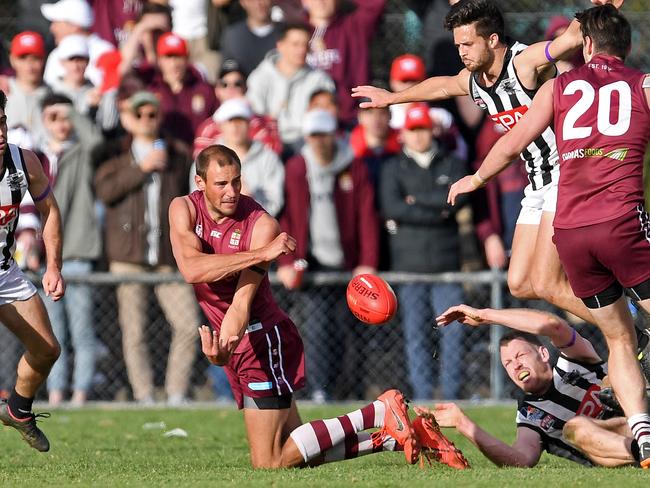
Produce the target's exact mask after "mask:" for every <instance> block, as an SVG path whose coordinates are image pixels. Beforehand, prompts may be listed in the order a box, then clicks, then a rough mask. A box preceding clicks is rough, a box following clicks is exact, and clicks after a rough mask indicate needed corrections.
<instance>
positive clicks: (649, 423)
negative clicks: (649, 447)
mask: <svg viewBox="0 0 650 488" xmlns="http://www.w3.org/2000/svg"><path fill="white" fill-rule="evenodd" d="M627 424H628V425H629V426H630V430H631V431H632V435H633V436H634V439H635V440H636V441H637V443H638V444H639V446H640V445H641V444H644V443H646V442H648V443H650V415H648V414H647V413H637V414H636V415H632V416H631V417H629V418H628V419H627Z"/></svg>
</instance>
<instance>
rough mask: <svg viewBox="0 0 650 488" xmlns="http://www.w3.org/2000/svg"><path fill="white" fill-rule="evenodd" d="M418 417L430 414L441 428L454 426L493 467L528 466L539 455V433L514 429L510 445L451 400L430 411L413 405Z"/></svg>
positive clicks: (530, 465)
mask: <svg viewBox="0 0 650 488" xmlns="http://www.w3.org/2000/svg"><path fill="white" fill-rule="evenodd" d="M415 412H416V413H417V414H418V415H421V416H433V417H434V418H435V419H436V422H438V425H440V426H441V427H450V428H455V429H456V431H458V433H459V434H461V435H462V436H464V437H465V438H467V439H468V440H469V441H470V442H471V443H472V444H474V445H475V446H476V447H477V448H478V449H479V450H480V451H481V453H483V455H484V456H485V457H487V458H488V459H489V460H490V461H492V462H493V463H494V464H496V465H497V466H514V467H522V468H532V467H533V466H535V465H536V464H537V462H538V461H539V458H540V456H541V455H542V448H541V439H540V435H539V434H538V433H537V432H535V431H533V430H531V429H527V428H518V429H517V439H516V440H515V442H514V444H512V445H511V446H510V445H508V444H506V443H505V442H503V441H502V440H500V439H497V438H496V437H494V436H493V435H491V434H489V433H487V432H486V431H484V430H483V429H481V427H479V426H478V424H476V423H475V422H474V421H473V420H472V419H470V418H469V417H468V416H467V415H466V414H465V412H463V411H462V410H461V409H460V408H459V407H458V405H456V404H455V403H439V404H437V405H435V408H434V409H433V410H429V409H426V408H422V407H415Z"/></svg>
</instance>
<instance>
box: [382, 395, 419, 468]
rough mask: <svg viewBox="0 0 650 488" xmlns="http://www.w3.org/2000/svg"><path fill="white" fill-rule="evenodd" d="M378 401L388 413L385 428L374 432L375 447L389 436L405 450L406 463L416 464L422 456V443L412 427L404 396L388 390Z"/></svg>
mask: <svg viewBox="0 0 650 488" xmlns="http://www.w3.org/2000/svg"><path fill="white" fill-rule="evenodd" d="M377 400H379V401H381V402H383V404H384V406H385V407H386V411H385V412H384V426H383V427H382V428H381V429H379V430H378V431H377V432H373V434H372V436H371V438H372V442H373V444H374V445H375V446H378V445H380V444H382V443H383V442H384V439H385V437H386V436H387V435H388V436H390V437H392V438H393V439H395V442H397V443H398V444H399V445H400V447H402V448H403V449H404V456H405V457H406V462H407V463H409V464H415V463H416V462H417V461H418V457H419V455H420V443H419V442H418V439H417V437H416V435H415V431H414V430H413V425H411V419H410V418H409V414H408V406H407V405H406V402H404V395H402V392H401V391H399V390H388V391H386V392H384V393H382V394H381V395H379V397H377Z"/></svg>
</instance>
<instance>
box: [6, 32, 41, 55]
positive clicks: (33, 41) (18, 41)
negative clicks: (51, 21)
mask: <svg viewBox="0 0 650 488" xmlns="http://www.w3.org/2000/svg"><path fill="white" fill-rule="evenodd" d="M9 52H10V54H11V55H12V56H26V55H27V54H33V55H34V56H38V57H39V58H44V57H45V42H43V37H42V36H41V35H40V34H39V33H38V32H32V31H25V32H21V33H20V34H16V36H15V37H14V38H13V39H12V40H11V49H10V50H9Z"/></svg>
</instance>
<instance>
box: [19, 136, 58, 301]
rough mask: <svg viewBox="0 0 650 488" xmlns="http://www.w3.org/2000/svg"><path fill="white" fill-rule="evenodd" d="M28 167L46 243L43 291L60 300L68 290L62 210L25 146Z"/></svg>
mask: <svg viewBox="0 0 650 488" xmlns="http://www.w3.org/2000/svg"><path fill="white" fill-rule="evenodd" d="M23 156H24V158H25V167H26V169H27V173H28V175H29V192H30V194H31V195H32V198H33V200H34V205H35V206H36V209H37V210H38V212H39V213H40V214H41V222H42V228H43V244H44V246H45V259H46V263H45V273H43V280H42V281H43V291H44V292H45V294H46V295H47V296H49V297H50V298H51V299H52V300H54V301H57V300H60V299H61V298H62V297H63V294H64V293H65V281H64V280H63V277H62V276H61V265H62V262H61V248H62V246H63V239H62V230H61V213H60V212H59V206H58V205H57V203H56V199H55V198H54V194H53V192H52V189H51V188H50V183H49V181H48V179H47V176H45V173H44V172H43V167H42V166H41V162H40V161H39V160H38V158H37V157H36V155H35V154H34V153H33V152H32V151H27V150H25V149H23Z"/></svg>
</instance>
